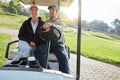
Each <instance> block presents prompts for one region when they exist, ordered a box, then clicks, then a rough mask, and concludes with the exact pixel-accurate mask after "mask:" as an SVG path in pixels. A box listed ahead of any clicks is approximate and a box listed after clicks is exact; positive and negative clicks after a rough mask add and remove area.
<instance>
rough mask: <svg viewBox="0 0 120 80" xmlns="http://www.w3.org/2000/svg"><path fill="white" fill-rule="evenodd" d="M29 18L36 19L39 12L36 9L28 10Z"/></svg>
mask: <svg viewBox="0 0 120 80" xmlns="http://www.w3.org/2000/svg"><path fill="white" fill-rule="evenodd" d="M30 16H31V17H32V18H37V17H38V16H39V10H38V8H36V7H32V8H31V9H30Z"/></svg>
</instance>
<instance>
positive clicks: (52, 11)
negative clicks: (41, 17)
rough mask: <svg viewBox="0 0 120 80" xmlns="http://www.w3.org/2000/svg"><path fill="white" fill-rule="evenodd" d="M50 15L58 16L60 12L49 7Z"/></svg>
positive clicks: (52, 16)
mask: <svg viewBox="0 0 120 80" xmlns="http://www.w3.org/2000/svg"><path fill="white" fill-rule="evenodd" d="M49 13H50V17H51V18H56V17H57V16H58V12H57V11H56V10H54V9H53V8H50V9H49Z"/></svg>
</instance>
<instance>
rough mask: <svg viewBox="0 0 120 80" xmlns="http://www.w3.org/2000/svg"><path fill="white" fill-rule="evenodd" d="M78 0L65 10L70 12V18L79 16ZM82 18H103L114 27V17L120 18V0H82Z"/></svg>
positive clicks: (89, 19) (88, 19)
mask: <svg viewBox="0 0 120 80" xmlns="http://www.w3.org/2000/svg"><path fill="white" fill-rule="evenodd" d="M77 1H78V0H75V2H74V3H73V4H72V5H71V6H70V7H69V8H68V9H63V11H64V12H65V13H66V14H68V16H69V17H70V19H73V18H74V17H77V15H78V14H77V13H78V8H77V7H78V2H77ZM81 9H82V10H81V18H82V20H86V21H88V22H90V21H93V20H101V21H104V22H105V23H107V24H108V25H109V26H111V27H112V25H111V22H112V21H114V19H116V18H118V19H120V0H81Z"/></svg>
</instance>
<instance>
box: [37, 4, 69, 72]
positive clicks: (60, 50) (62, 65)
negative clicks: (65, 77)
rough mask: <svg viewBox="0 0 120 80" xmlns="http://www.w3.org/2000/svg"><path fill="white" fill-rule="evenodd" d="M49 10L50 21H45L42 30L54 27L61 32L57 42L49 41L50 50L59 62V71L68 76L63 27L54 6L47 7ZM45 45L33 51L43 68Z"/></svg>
mask: <svg viewBox="0 0 120 80" xmlns="http://www.w3.org/2000/svg"><path fill="white" fill-rule="evenodd" d="M48 9H49V13H50V19H49V20H47V21H46V23H45V24H44V25H43V28H44V29H45V30H48V29H49V28H50V26H54V27H56V28H57V29H59V30H60V31H61V34H62V36H61V38H60V40H58V41H51V46H50V50H52V51H53V52H54V53H55V55H56V57H57V58H58V60H59V70H60V71H62V72H64V73H68V74H69V65H68V61H67V57H66V55H67V54H66V51H65V49H64V45H63V39H64V37H63V28H64V25H63V23H62V22H61V21H60V20H59V11H58V8H57V6H55V5H51V6H49V7H48ZM46 47H47V46H46V43H44V44H41V45H40V46H39V47H37V48H36V50H35V57H36V58H37V59H38V61H39V63H40V64H41V66H43V67H45V65H44V58H45V57H44V54H45V50H46Z"/></svg>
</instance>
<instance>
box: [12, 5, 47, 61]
mask: <svg viewBox="0 0 120 80" xmlns="http://www.w3.org/2000/svg"><path fill="white" fill-rule="evenodd" d="M29 13H30V18H28V20H26V21H24V22H23V24H22V26H21V28H20V30H19V34H18V38H19V42H18V46H19V50H20V51H19V53H18V54H17V55H16V56H15V57H14V58H13V60H12V61H15V60H17V59H19V58H21V57H29V56H30V52H31V50H33V49H34V48H35V47H36V46H37V44H41V43H44V42H45V41H43V40H40V38H39V35H38V29H39V28H40V27H42V26H43V24H44V22H43V21H42V20H41V18H40V17H39V9H38V7H37V6H36V5H32V6H31V7H30V9H29ZM12 61H11V62H12Z"/></svg>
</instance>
